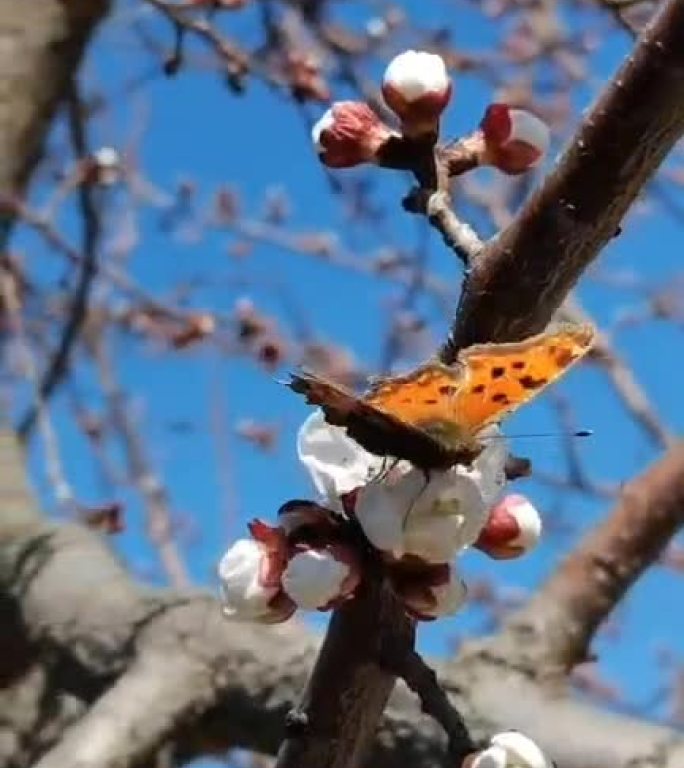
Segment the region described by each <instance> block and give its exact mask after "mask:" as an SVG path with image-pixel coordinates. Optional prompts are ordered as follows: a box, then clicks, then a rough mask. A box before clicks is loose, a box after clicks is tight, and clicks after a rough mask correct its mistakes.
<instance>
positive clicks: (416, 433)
mask: <svg viewBox="0 0 684 768" xmlns="http://www.w3.org/2000/svg"><path fill="white" fill-rule="evenodd" d="M593 340H594V330H593V329H592V328H591V327H590V326H571V327H564V328H561V329H560V330H558V331H556V332H553V333H543V334H539V335H538V336H532V337H531V338H529V339H526V340H525V341H521V342H513V343H506V344H478V345H475V346H472V347H468V348H467V349H465V350H463V351H462V352H461V353H460V354H459V356H458V360H457V362H456V364H455V365H453V366H446V365H443V364H441V363H439V362H431V363H427V364H425V365H423V366H420V367H419V368H417V369H416V370H415V371H412V372H411V373H408V374H406V375H404V376H396V377H391V378H388V379H381V380H379V381H377V382H376V383H375V384H374V385H373V386H372V387H371V389H370V390H369V391H368V392H367V393H366V395H364V396H363V397H361V398H359V397H356V396H355V395H354V394H352V393H351V392H349V391H348V390H345V389H344V388H342V387H338V386H337V385H335V384H333V383H331V382H328V381H325V380H324V379H321V378H319V377H317V376H315V375H313V374H310V373H302V374H296V375H293V377H292V381H291V382H290V387H291V388H292V389H293V390H295V391H296V392H300V393H302V394H304V395H305V396H306V399H307V402H309V403H311V404H314V405H319V406H321V408H322V409H323V411H324V413H325V417H326V420H327V421H328V422H329V423H330V424H335V425H339V426H343V427H345V428H346V430H347V432H348V434H349V435H350V437H352V438H353V439H355V440H356V441H357V442H358V443H360V444H361V445H362V446H363V447H364V448H366V450H368V451H370V452H371V453H374V454H376V455H379V456H385V455H389V456H394V457H396V458H400V459H406V460H408V461H410V462H411V463H413V464H414V465H415V466H417V467H422V468H424V469H436V468H445V467H448V466H452V465H453V464H455V463H457V462H459V461H460V462H465V463H467V462H468V461H470V460H471V459H472V458H473V457H474V456H475V455H477V453H478V452H479V450H480V449H481V446H479V445H478V442H477V440H476V435H477V433H478V432H479V431H480V430H481V429H483V428H484V427H486V426H487V425H489V424H492V423H493V422H496V421H500V420H501V419H502V418H503V417H504V416H506V415H508V414H510V413H512V412H513V411H515V410H516V409H517V408H519V407H520V406H521V405H524V404H525V403H527V402H529V401H530V400H532V399H533V398H534V397H536V396H537V395H538V394H539V393H540V392H541V391H542V390H543V389H544V388H545V387H547V386H548V385H549V384H551V383H553V382H554V381H556V380H557V379H559V378H560V377H561V376H562V375H563V374H564V373H565V372H566V371H567V370H568V368H570V366H572V365H573V364H574V363H576V362H577V361H578V360H580V359H581V358H582V357H583V356H584V355H585V354H586V353H587V352H588V351H589V350H590V349H591V345H592V343H593Z"/></svg>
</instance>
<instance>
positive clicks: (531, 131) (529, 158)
mask: <svg viewBox="0 0 684 768" xmlns="http://www.w3.org/2000/svg"><path fill="white" fill-rule="evenodd" d="M480 129H481V130H482V134H483V136H484V143H485V146H484V150H483V152H482V156H481V158H480V163H481V164H482V165H493V166H495V167H496V168H498V169H499V170H500V171H503V172H504V173H507V174H509V175H516V174H519V173H524V172H525V171H528V170H529V169H530V168H533V167H534V166H535V165H537V164H538V163H539V162H540V161H541V159H542V158H543V157H544V155H545V154H546V152H547V150H548V148H549V143H550V132H549V128H548V126H547V125H546V123H545V122H543V121H542V120H540V119H539V118H538V117H536V116H535V115H533V114H532V113H531V112H526V111H525V110H524V109H515V108H513V107H509V106H508V104H490V105H489V106H488V107H487V111H486V112H485V115H484V117H483V118H482V122H481V123H480Z"/></svg>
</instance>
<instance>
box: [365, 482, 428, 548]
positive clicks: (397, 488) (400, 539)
mask: <svg viewBox="0 0 684 768" xmlns="http://www.w3.org/2000/svg"><path fill="white" fill-rule="evenodd" d="M424 486H425V480H424V478H423V477H422V473H419V472H417V471H416V470H410V471H408V472H406V473H405V474H403V475H402V476H401V477H400V478H399V479H398V480H397V479H394V480H390V479H387V478H381V479H376V480H373V481H372V482H370V483H368V484H367V485H365V486H364V487H363V488H360V489H359V492H358V494H357V496H356V504H355V507H354V514H355V515H356V518H357V520H358V521H359V523H360V525H361V527H362V528H363V532H364V533H365V534H366V537H367V538H368V540H369V541H370V543H371V544H372V545H373V546H374V547H376V548H377V549H380V550H382V551H383V552H391V553H393V554H394V555H395V556H396V557H401V556H402V555H403V554H404V525H405V521H406V518H407V516H408V513H409V512H410V510H411V507H412V506H413V504H414V503H415V501H416V498H418V496H419V495H420V493H421V490H422V488H423V487H424Z"/></svg>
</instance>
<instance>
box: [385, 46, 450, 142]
mask: <svg viewBox="0 0 684 768" xmlns="http://www.w3.org/2000/svg"><path fill="white" fill-rule="evenodd" d="M382 94H383V96H384V98H385V101H386V102H387V106H388V107H389V108H390V109H391V110H392V111H393V112H394V113H395V114H396V115H397V116H398V117H399V118H400V119H401V121H402V129H403V132H404V133H405V134H406V135H409V136H417V135H420V134H423V133H431V132H434V131H436V130H437V126H438V123H439V117H440V115H441V114H442V112H443V111H444V108H445V107H446V105H447V104H448V103H449V99H450V97H451V80H450V79H449V74H448V73H447V69H446V65H445V63H444V60H443V59H442V57H441V56H438V55H436V54H433V53H426V52H424V51H405V52H404V53H401V54H399V55H398V56H395V58H394V59H392V61H391V62H390V63H389V65H388V66H387V69H386V70H385V76H384V78H383V83H382Z"/></svg>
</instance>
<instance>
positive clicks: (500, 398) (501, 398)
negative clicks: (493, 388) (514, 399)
mask: <svg viewBox="0 0 684 768" xmlns="http://www.w3.org/2000/svg"><path fill="white" fill-rule="evenodd" d="M492 402H493V403H503V404H504V405H508V395H507V394H506V393H505V392H497V393H496V394H495V395H492Z"/></svg>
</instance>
